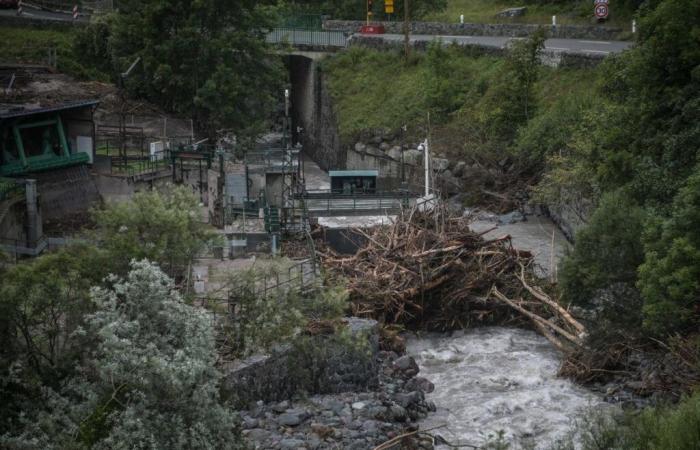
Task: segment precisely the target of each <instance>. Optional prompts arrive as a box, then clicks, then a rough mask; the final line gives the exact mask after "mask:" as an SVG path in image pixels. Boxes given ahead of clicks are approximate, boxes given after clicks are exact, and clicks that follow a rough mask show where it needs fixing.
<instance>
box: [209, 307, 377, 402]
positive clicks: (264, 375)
mask: <svg viewBox="0 0 700 450" xmlns="http://www.w3.org/2000/svg"><path fill="white" fill-rule="evenodd" d="M346 322H347V327H348V330H349V335H350V336H351V337H352V339H351V342H353V345H350V344H349V343H348V342H346V341H344V340H342V339H332V338H329V336H324V335H321V336H315V337H311V338H310V342H311V345H310V346H309V347H308V348H301V347H299V346H290V345H285V346H280V347H278V348H277V349H275V350H273V351H272V352H271V353H270V354H269V355H254V356H251V357H249V358H247V359H245V360H243V361H239V362H237V363H234V364H233V365H231V366H230V367H228V368H226V369H225V370H224V372H225V375H224V379H223V381H222V387H221V392H222V396H223V398H224V399H226V400H230V401H231V402H232V403H233V404H234V405H238V406H239V407H245V406H247V405H248V404H250V403H251V402H257V401H259V400H262V401H264V402H276V401H282V400H288V399H291V398H292V397H293V396H294V395H295V394H298V393H300V392H305V393H307V394H309V395H312V394H331V393H340V392H350V391H356V390H367V389H372V388H374V387H376V385H377V383H378V368H377V363H376V357H377V353H378V352H379V326H378V324H377V322H376V321H374V320H365V319H358V318H354V317H352V318H348V319H346ZM314 343H315V344H316V345H314ZM354 344H358V345H354Z"/></svg>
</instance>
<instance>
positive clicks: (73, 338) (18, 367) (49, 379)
mask: <svg viewBox="0 0 700 450" xmlns="http://www.w3.org/2000/svg"><path fill="white" fill-rule="evenodd" d="M103 261H104V258H103V255H101V254H100V253H99V252H98V251H97V250H95V249H94V248H91V247H86V246H77V247H72V248H67V249H64V250H61V251H59V252H56V253H52V254H48V255H45V256H43V257H41V258H38V259H35V260H32V261H30V262H27V263H22V264H19V265H17V266H14V267H10V268H8V269H7V270H6V271H4V272H3V273H2V274H1V275H2V276H0V336H1V337H2V343H3V344H2V348H0V394H1V396H2V398H3V401H2V403H0V418H2V421H0V424H1V425H0V434H2V433H3V432H6V431H9V430H12V429H13V428H14V427H16V426H17V425H18V424H17V423H16V420H17V418H18V417H19V414H18V413H19V411H20V410H22V409H24V408H26V407H27V402H30V401H31V399H32V398H33V397H35V396H36V395H38V393H39V390H40V388H41V387H42V386H52V387H58V386H59V385H60V383H62V382H63V381H64V380H65V379H66V378H68V377H70V376H72V375H74V374H75V366H76V364H77V363H78V362H79V361H80V359H81V357H82V354H83V352H85V351H87V350H88V349H89V347H90V343H89V342H86V341H84V340H83V339H82V338H80V337H79V336H77V335H75V334H74V332H75V331H76V330H77V329H78V328H79V327H80V326H81V325H82V324H83V316H84V314H86V313H87V312H89V311H91V310H92V309H93V307H92V304H91V302H90V300H89V291H90V287H91V286H92V285H93V284H94V283H96V282H97V281H98V280H99V279H100V278H101V277H102V276H104V275H106V273H105V272H103V271H102V268H103V267H104V265H103Z"/></svg>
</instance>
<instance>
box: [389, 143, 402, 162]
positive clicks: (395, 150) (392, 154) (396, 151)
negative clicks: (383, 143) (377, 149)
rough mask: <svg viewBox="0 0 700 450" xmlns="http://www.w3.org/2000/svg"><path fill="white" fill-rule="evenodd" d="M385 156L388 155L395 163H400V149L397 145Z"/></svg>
mask: <svg viewBox="0 0 700 450" xmlns="http://www.w3.org/2000/svg"><path fill="white" fill-rule="evenodd" d="M387 155H389V156H390V157H391V158H393V159H395V160H396V161H401V147H399V146H398V145H395V146H393V147H391V148H390V149H389V151H388V152H387Z"/></svg>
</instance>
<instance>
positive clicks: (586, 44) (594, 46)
mask: <svg viewBox="0 0 700 450" xmlns="http://www.w3.org/2000/svg"><path fill="white" fill-rule="evenodd" d="M16 15H17V11H16V10H14V9H0V16H16ZM22 17H26V18H27V19H43V20H57V21H66V22H71V21H73V17H72V16H71V15H70V14H63V13H55V12H50V11H42V10H36V9H30V8H27V7H25V8H24V11H23V12H22ZM77 20H78V21H89V20H90V18H89V16H83V15H81V16H78V19H77ZM311 34H313V33H311ZM316 34H323V32H316ZM371 36H373V37H381V38H383V39H387V40H393V41H403V35H402V34H381V35H371ZM309 39H310V41H309V43H314V42H315V40H314V39H311V38H309ZM436 39H440V40H442V41H443V42H445V43H452V42H456V43H458V44H461V45H468V44H475V45H485V46H488V47H498V48H503V47H505V46H506V45H508V43H509V42H510V41H512V40H516V39H523V38H511V37H493V36H432V35H422V34H412V35H411V40H412V41H432V40H436ZM335 44H336V43H335V42H333V43H332V45H335ZM631 45H632V43H631V42H626V41H594V40H582V39H547V40H546V41H545V48H546V49H547V50H552V51H555V52H557V51H559V52H568V53H589V54H595V53H597V54H602V55H607V54H609V53H619V52H621V51H623V50H625V49H627V48H629V47H630V46H631Z"/></svg>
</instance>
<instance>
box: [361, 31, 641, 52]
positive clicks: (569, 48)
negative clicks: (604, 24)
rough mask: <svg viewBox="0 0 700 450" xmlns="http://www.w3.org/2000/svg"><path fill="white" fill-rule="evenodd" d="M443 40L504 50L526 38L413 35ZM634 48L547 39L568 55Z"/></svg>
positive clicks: (399, 36) (391, 37) (392, 36)
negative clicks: (510, 44) (507, 46)
mask: <svg viewBox="0 0 700 450" xmlns="http://www.w3.org/2000/svg"><path fill="white" fill-rule="evenodd" d="M372 36H374V37H382V38H384V39H387V40H393V41H403V38H404V37H403V35H402V34H383V35H372ZM437 39H439V40H442V42H444V43H453V42H455V43H457V44H460V45H469V44H473V45H485V46H488V47H498V48H503V47H505V46H506V45H508V43H509V42H511V41H513V40H519V39H524V38H511V37H493V36H431V35H422V34H412V35H411V41H433V40H437ZM631 46H632V42H626V41H589V40H581V39H547V40H546V41H545V48H546V49H547V50H552V51H559V52H568V53H597V54H602V55H607V54H609V53H619V52H621V51H623V50H625V49H627V48H629V47H631Z"/></svg>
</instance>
